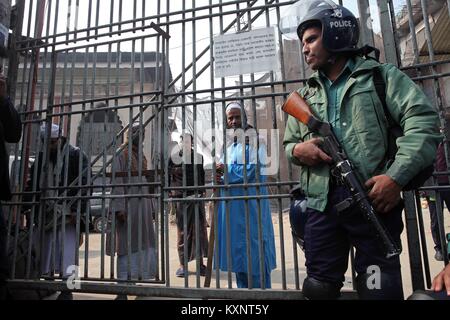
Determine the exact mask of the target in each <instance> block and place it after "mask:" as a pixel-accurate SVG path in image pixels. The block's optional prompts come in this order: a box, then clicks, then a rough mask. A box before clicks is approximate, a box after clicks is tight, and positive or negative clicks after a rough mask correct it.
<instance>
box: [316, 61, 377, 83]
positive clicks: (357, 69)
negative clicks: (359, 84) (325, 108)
mask: <svg viewBox="0 0 450 320" xmlns="http://www.w3.org/2000/svg"><path fill="white" fill-rule="evenodd" d="M354 59H355V66H354V68H353V72H352V74H351V75H350V78H352V77H354V76H355V75H358V74H360V73H365V72H369V71H370V72H372V69H374V68H376V67H378V66H379V65H380V63H379V62H377V61H375V60H373V59H366V58H362V57H359V56H356V57H355V58H354ZM320 82H321V80H320V74H319V71H316V72H314V73H313V74H312V75H311V76H310V77H309V79H308V81H307V83H308V85H314V84H317V83H320Z"/></svg>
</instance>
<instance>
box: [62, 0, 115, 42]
mask: <svg viewBox="0 0 450 320" xmlns="http://www.w3.org/2000/svg"><path fill="white" fill-rule="evenodd" d="M56 2H57V3H58V2H59V1H56ZM55 12H58V10H56V11H55ZM91 13H92V0H89V6H88V11H87V18H88V21H87V32H86V36H87V37H88V38H89V36H90V34H91V31H90V29H91V19H92V16H91ZM119 21H120V20H119ZM88 41H89V40H88Z"/></svg>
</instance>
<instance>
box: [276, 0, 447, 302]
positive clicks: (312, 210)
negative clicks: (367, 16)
mask: <svg viewBox="0 0 450 320" xmlns="http://www.w3.org/2000/svg"><path fill="white" fill-rule="evenodd" d="M296 6H297V9H298V10H297V12H298V13H299V16H298V18H299V20H298V21H299V25H298V28H297V30H296V31H297V34H298V37H299V39H300V41H301V43H302V46H303V54H304V57H305V60H306V63H307V64H308V65H309V66H310V67H311V69H312V70H314V71H315V73H313V74H312V75H311V77H310V78H309V79H308V81H307V82H306V84H305V87H304V88H301V89H300V90H299V93H300V94H301V96H303V97H304V98H305V100H306V101H307V103H308V104H309V105H310V106H311V108H312V110H313V112H314V113H315V114H316V116H317V117H318V118H319V119H320V120H323V121H328V122H330V123H331V125H332V126H333V131H334V132H335V134H336V136H337V138H338V140H339V141H340V143H341V145H342V146H343V148H344V149H345V151H346V153H347V155H348V157H349V159H350V161H351V162H352V163H353V165H354V166H355V169H356V171H357V173H358V174H359V176H360V177H361V178H362V181H363V182H365V185H366V187H367V189H368V192H369V193H368V196H369V198H370V199H371V201H372V204H373V206H374V208H375V210H376V212H377V213H378V215H379V219H380V220H381V221H382V223H383V224H384V225H385V226H386V229H387V231H388V232H389V233H390V234H391V236H392V238H393V240H394V241H396V242H397V243H398V244H399V243H400V234H401V232H402V230H403V224H402V218H401V212H402V209H403V203H402V201H401V197H400V193H401V190H402V188H403V187H404V186H405V185H406V184H407V183H408V182H409V180H411V179H412V178H413V177H414V176H415V175H416V174H417V173H418V172H419V171H420V170H421V169H423V168H425V167H427V166H429V165H431V164H432V163H433V160H434V155H435V154H436V147H437V144H438V141H439V139H440V135H439V132H438V116H437V113H436V111H435V110H434V108H433V107H432V106H431V105H430V104H429V102H428V99H427V98H426V96H425V95H424V94H423V93H422V91H421V90H420V89H419V88H418V87H417V86H416V85H415V84H414V83H413V82H412V81H411V80H410V79H409V78H408V77H407V76H406V75H405V74H404V73H402V72H401V71H399V70H398V69H397V68H396V67H394V66H392V65H387V64H380V63H378V62H377V61H375V60H374V59H370V58H367V57H363V56H362V54H361V52H362V50H361V49H359V48H358V47H357V43H358V39H359V27H358V22H357V20H356V18H355V16H354V15H353V14H352V13H351V12H350V11H349V10H348V9H346V8H345V7H342V6H339V5H336V4H334V3H333V2H331V1H328V0H320V1H316V0H305V1H299V2H297V3H296ZM374 69H378V70H379V71H380V73H381V76H382V77H383V79H384V81H385V85H386V100H385V101H386V104H387V108H388V110H389V113H390V114H391V116H392V118H393V119H394V120H395V121H396V122H397V123H398V124H400V125H401V128H402V129H403V132H404V136H402V137H401V138H399V139H398V140H397V145H398V147H399V148H398V151H397V154H396V156H395V160H394V161H393V163H389V162H388V161H387V145H388V134H389V132H388V128H387V120H386V119H385V118H384V117H383V116H382V115H383V114H384V113H383V105H382V102H381V101H380V99H379V97H378V95H377V92H376V89H375V87H374V82H373V71H374ZM283 144H284V148H285V152H286V155H287V157H288V159H289V160H290V161H291V162H292V163H294V164H296V165H298V166H301V168H302V170H301V176H300V184H301V186H302V188H303V190H304V192H305V197H306V206H305V210H304V212H303V214H305V215H306V222H305V226H304V245H305V257H306V268H307V277H306V279H305V281H304V283H303V293H304V295H305V297H306V298H308V299H336V298H338V297H339V296H340V289H341V288H342V286H343V281H344V274H345V272H346V270H347V267H348V254H349V249H350V246H354V247H355V248H356V255H355V269H356V272H357V274H358V276H357V291H358V294H359V297H360V298H361V299H403V289H402V282H401V272H400V259H399V257H398V256H396V257H393V258H386V256H385V253H384V250H383V248H382V246H381V244H380V241H379V240H378V239H377V237H376V235H375V233H374V231H373V229H372V228H371V226H370V225H369V223H368V222H367V221H366V220H365V218H364V216H363V214H362V213H361V212H360V211H359V209H357V206H355V205H353V206H350V208H348V209H346V210H345V211H340V212H339V213H338V212H337V210H336V207H335V206H336V205H337V204H339V203H341V202H342V201H343V200H345V199H347V198H348V197H349V196H350V193H349V191H348V190H347V188H346V187H345V186H344V185H342V182H341V181H340V180H339V179H336V178H334V177H333V175H332V174H331V173H330V166H329V164H330V163H331V158H330V156H329V155H327V154H326V153H325V152H324V151H323V150H322V149H321V139H320V137H318V136H317V135H314V134H312V133H311V132H309V131H308V129H307V127H306V126H305V125H303V124H302V123H300V122H299V121H298V120H296V119H295V118H293V117H291V116H290V117H289V119H288V121H287V125H286V131H285V136H284V141H283Z"/></svg>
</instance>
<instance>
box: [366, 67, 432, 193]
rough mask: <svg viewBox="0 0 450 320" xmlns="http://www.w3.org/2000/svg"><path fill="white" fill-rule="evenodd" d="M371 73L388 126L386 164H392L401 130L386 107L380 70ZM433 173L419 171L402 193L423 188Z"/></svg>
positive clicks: (384, 87) (430, 171)
mask: <svg viewBox="0 0 450 320" xmlns="http://www.w3.org/2000/svg"><path fill="white" fill-rule="evenodd" d="M372 72H373V82H374V85H375V90H376V91H377V94H378V97H379V98H380V101H381V104H382V105H383V110H384V117H385V119H386V121H387V124H388V134H389V136H388V150H387V157H386V158H387V159H386V160H387V162H388V163H389V165H390V164H392V162H393V161H394V158H395V154H396V153H397V150H398V147H397V144H396V141H397V138H399V137H402V136H403V129H402V128H401V127H400V125H399V124H398V123H397V122H395V121H394V119H393V118H392V115H391V113H390V112H389V109H388V108H387V105H386V84H385V82H384V79H383V76H382V75H381V70H380V69H379V68H374V69H372ZM433 171H434V166H433V165H430V166H428V167H426V168H425V169H423V170H422V171H420V172H419V173H418V174H417V175H416V176H415V177H414V178H412V179H411V180H410V181H409V182H408V184H407V185H405V186H404V187H403V191H410V190H415V189H418V188H420V187H421V186H423V184H424V183H425V181H427V180H428V178H430V177H431V175H432V174H433Z"/></svg>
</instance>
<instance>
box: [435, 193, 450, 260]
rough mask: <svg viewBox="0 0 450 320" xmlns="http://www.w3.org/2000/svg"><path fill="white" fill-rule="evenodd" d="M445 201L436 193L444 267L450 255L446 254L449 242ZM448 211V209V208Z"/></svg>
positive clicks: (437, 217)
mask: <svg viewBox="0 0 450 320" xmlns="http://www.w3.org/2000/svg"><path fill="white" fill-rule="evenodd" d="M442 203H443V200H442V198H441V194H440V193H439V192H436V219H437V223H438V229H439V242H440V244H441V251H442V253H443V256H444V266H446V265H447V264H448V260H449V257H448V253H447V252H446V250H445V249H446V246H447V242H446V240H445V228H444V209H443V206H442ZM447 209H448V208H447Z"/></svg>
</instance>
